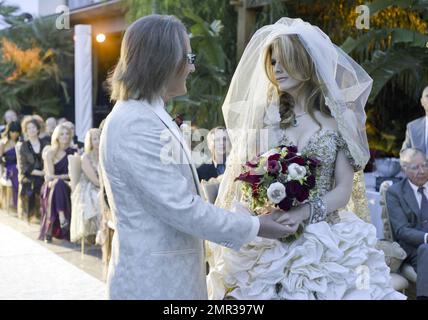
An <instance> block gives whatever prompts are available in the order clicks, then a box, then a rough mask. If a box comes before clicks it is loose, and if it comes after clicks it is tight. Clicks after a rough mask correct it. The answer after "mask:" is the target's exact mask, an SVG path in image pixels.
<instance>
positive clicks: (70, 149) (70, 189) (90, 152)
mask: <svg viewBox="0 0 428 320" xmlns="http://www.w3.org/2000/svg"><path fill="white" fill-rule="evenodd" d="M0 130H2V139H1V141H0V159H1V170H2V171H1V179H0V185H1V190H2V192H1V198H0V201H1V203H0V205H1V206H2V207H3V208H4V209H7V210H8V211H9V209H11V208H10V207H12V209H15V210H16V213H17V216H18V218H20V219H22V220H26V221H28V223H32V224H39V225H40V234H39V239H40V240H42V241H45V242H48V243H49V242H52V239H53V238H57V239H62V240H66V241H71V242H81V241H85V242H87V243H89V244H96V243H97V244H99V245H103V246H105V245H109V243H110V242H109V241H107V240H108V239H109V237H108V235H109V234H110V236H111V235H112V231H111V230H110V228H109V227H108V225H110V226H111V224H108V220H109V215H108V213H107V212H108V210H109V209H108V204H107V203H106V197H105V194H104V192H103V191H102V190H101V189H100V179H99V170H98V158H99V156H98V146H99V141H100V134H101V129H98V128H94V129H90V130H89V131H88V133H87V134H86V137H85V142H84V143H81V142H79V141H78V139H77V136H76V135H75V128H74V124H73V123H72V122H70V121H68V120H67V119H65V118H61V119H55V118H48V119H46V120H44V119H43V118H42V117H40V116H38V115H27V116H19V115H18V114H17V113H16V112H15V111H13V110H8V111H7V112H6V113H5V114H4V125H3V126H2V127H1V128H0ZM70 160H72V163H69V161H70ZM76 160H77V161H76ZM70 170H71V171H72V172H70ZM73 175H74V179H75V180H76V182H75V185H74V186H73V185H72V184H71V180H72V178H73ZM4 190H9V191H11V192H3V191H4ZM15 210H12V211H15ZM102 212H103V213H104V214H107V216H106V218H104V217H103V216H102ZM110 239H111V237H110ZM103 251H104V252H107V253H106V254H107V255H108V249H107V250H103ZM105 261H106V263H107V261H108V259H107V256H106V257H105Z"/></svg>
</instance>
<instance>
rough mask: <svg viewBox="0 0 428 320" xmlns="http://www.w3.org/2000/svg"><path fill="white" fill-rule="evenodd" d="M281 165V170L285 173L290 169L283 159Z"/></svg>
mask: <svg viewBox="0 0 428 320" xmlns="http://www.w3.org/2000/svg"><path fill="white" fill-rule="evenodd" d="M281 167H282V170H281V172H282V173H284V174H285V173H286V172H287V170H288V165H287V162H285V161H281Z"/></svg>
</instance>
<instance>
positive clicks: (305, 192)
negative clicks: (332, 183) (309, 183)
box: [296, 186, 309, 202]
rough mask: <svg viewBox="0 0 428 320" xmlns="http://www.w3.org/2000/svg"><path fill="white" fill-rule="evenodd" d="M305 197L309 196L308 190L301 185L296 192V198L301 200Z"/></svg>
mask: <svg viewBox="0 0 428 320" xmlns="http://www.w3.org/2000/svg"><path fill="white" fill-rule="evenodd" d="M307 198H309V190H308V188H306V187H305V186H301V188H300V189H299V192H298V193H297V194H296V199H297V200H298V201H299V202H303V201H305V200H306V199H307Z"/></svg>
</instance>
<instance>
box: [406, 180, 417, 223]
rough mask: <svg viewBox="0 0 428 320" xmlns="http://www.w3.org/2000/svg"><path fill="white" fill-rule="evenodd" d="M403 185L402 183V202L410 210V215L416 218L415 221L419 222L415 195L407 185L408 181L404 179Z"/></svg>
mask: <svg viewBox="0 0 428 320" xmlns="http://www.w3.org/2000/svg"><path fill="white" fill-rule="evenodd" d="M403 183H404V186H403V193H404V200H405V201H406V202H407V204H408V205H409V207H410V208H411V209H412V213H413V214H414V215H415V216H416V220H419V211H420V209H419V205H418V201H417V200H416V197H415V193H414V192H413V189H412V187H411V186H410V185H409V181H408V180H407V179H405V180H404V181H403Z"/></svg>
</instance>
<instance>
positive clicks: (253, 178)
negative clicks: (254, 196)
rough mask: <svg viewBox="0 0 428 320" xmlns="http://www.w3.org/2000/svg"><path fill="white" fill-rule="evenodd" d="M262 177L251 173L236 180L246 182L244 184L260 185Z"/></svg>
mask: <svg viewBox="0 0 428 320" xmlns="http://www.w3.org/2000/svg"><path fill="white" fill-rule="evenodd" d="M262 177H263V176H262V175H252V174H250V173H249V172H245V173H242V174H240V175H239V177H238V178H236V179H235V181H236V180H240V181H244V182H248V183H251V184H253V185H254V184H256V183H260V180H261V179H262Z"/></svg>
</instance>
